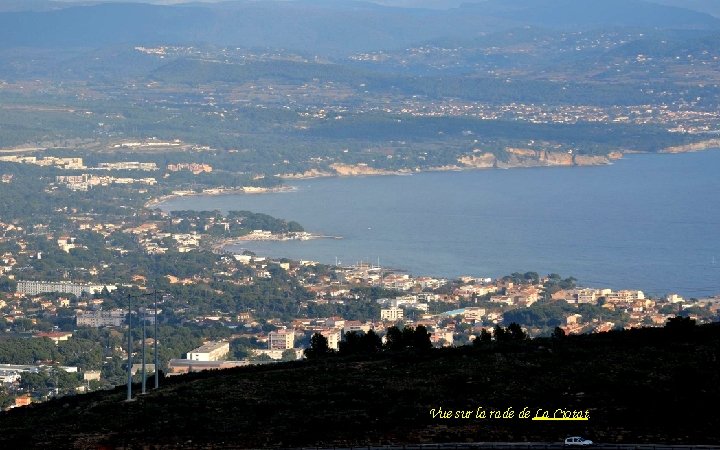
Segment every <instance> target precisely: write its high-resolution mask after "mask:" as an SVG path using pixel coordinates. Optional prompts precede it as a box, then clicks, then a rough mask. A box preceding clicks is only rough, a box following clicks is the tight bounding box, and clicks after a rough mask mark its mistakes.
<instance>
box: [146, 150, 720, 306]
mask: <svg viewBox="0 0 720 450" xmlns="http://www.w3.org/2000/svg"><path fill="white" fill-rule="evenodd" d="M291 185H292V186H294V187H295V190H294V191H291V192H280V193H268V194H232V195H230V194H228V195H218V196H197V197H185V198H176V199H172V200H169V201H166V202H164V203H163V204H161V206H160V207H161V208H162V209H163V210H166V211H172V210H215V209H217V210H221V211H229V210H249V211H253V212H262V213H266V214H270V215H272V216H275V217H280V218H284V219H287V220H295V221H297V222H299V223H300V224H302V225H303V227H305V229H306V230H307V231H310V232H312V233H318V234H323V235H330V236H340V237H342V239H317V240H308V241H275V242H268V241H265V242H245V243H243V244H242V245H235V246H231V247H229V248H228V249H229V250H231V251H234V252H238V253H239V252H242V251H243V250H245V249H247V250H250V251H252V252H255V253H256V254H259V255H264V256H269V257H273V258H280V257H284V258H290V259H295V260H313V261H319V262H322V263H326V264H341V265H351V264H356V263H359V262H364V263H368V264H376V265H378V264H379V265H381V266H382V267H388V268H393V269H396V270H402V271H407V272H408V273H411V274H413V275H429V276H436V277H445V278H455V277H458V276H461V275H469V276H474V277H500V276H503V275H507V274H510V273H513V272H521V273H524V272H530V271H532V272H538V273H540V274H541V275H544V274H550V273H558V274H560V275H562V276H563V277H569V276H573V277H575V278H577V279H578V282H579V284H580V285H583V286H590V287H598V288H605V287H607V288H612V289H639V290H643V291H644V292H646V293H647V294H651V295H664V294H668V293H678V294H680V295H683V296H685V297H686V298H692V297H695V298H701V297H707V296H711V295H717V294H720V151H717V150H711V151H705V152H699V153H683V154H662V155H659V154H658V155H651V154H631V155H626V156H625V158H623V159H622V160H619V161H616V162H615V163H614V164H612V165H609V166H591V167H542V168H522V169H509V170H497V169H489V170H473V171H459V172H426V173H417V174H412V175H407V176H372V177H348V178H323V179H310V180H301V181H293V182H292V183H291Z"/></svg>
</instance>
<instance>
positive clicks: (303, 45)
mask: <svg viewBox="0 0 720 450" xmlns="http://www.w3.org/2000/svg"><path fill="white" fill-rule="evenodd" d="M38 4H40V3H38ZM0 11H2V10H0ZM527 25H532V26H542V27H548V28H558V29H589V28H602V27H614V26H626V27H650V28H672V29H675V28H677V29H719V28H720V19H718V18H715V17H712V16H710V15H708V14H703V13H699V12H695V11H690V10H687V9H682V8H675V7H669V6H661V5H656V4H650V3H647V2H642V1H638V0H635V1H632V0H630V1H627V0H608V1H603V2H596V1H592V0H514V1H512V2H508V1H506V0H502V1H501V0H489V1H487V2H482V3H476V4H467V5H464V6H462V7H460V8H454V9H449V10H443V11H438V10H429V9H407V8H396V7H387V6H381V5H377V4H373V3H364V2H338V1H315V0H302V1H263V2H252V1H237V2H226V3H217V4H193V5H182V6H157V5H147V4H129V3H125V4H119V3H118V4H100V5H95V6H74V7H69V8H62V9H59V10H42V11H19V12H7V11H6V12H0V42H2V45H3V47H5V48H8V47H12V46H39V47H66V46H91V47H97V46H102V45H110V44H117V43H128V44H154V43H164V44H174V43H176V44H188V43H206V44H208V43H209V44H220V45H238V46H243V47H275V48H287V49H292V50H296V51H304V52H313V53H314V52H320V53H347V52H354V51H362V50H373V49H394V48H404V47H405V46H408V45H411V44H415V43H418V42H424V41H428V40H433V39H439V38H467V37H472V36H479V35H481V34H483V33H484V32H488V31H497V30H503V29H510V28H516V27H521V26H527Z"/></svg>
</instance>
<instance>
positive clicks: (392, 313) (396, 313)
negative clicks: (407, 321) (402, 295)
mask: <svg viewBox="0 0 720 450" xmlns="http://www.w3.org/2000/svg"><path fill="white" fill-rule="evenodd" d="M403 316H404V313H403V310H402V308H384V309H381V310H380V320H388V321H391V322H392V321H395V320H400V319H402V318H403Z"/></svg>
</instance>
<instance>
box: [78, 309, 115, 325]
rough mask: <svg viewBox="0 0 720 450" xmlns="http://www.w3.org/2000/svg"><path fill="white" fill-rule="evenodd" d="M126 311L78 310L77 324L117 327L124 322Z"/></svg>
mask: <svg viewBox="0 0 720 450" xmlns="http://www.w3.org/2000/svg"><path fill="white" fill-rule="evenodd" d="M126 314H127V313H126V311H124V310H122V309H111V310H98V311H78V312H77V316H76V317H77V326H79V327H93V328H99V327H119V326H120V325H122V324H123V323H125V316H126Z"/></svg>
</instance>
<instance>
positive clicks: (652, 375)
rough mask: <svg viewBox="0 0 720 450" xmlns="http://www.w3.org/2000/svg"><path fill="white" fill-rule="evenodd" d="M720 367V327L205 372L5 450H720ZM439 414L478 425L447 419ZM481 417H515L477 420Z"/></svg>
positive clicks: (74, 403) (28, 432) (19, 434)
mask: <svg viewBox="0 0 720 450" xmlns="http://www.w3.org/2000/svg"><path fill="white" fill-rule="evenodd" d="M719 357H720V325H719V324H711V325H707V326H698V327H690V328H688V327H685V328H683V327H679V328H678V329H671V328H668V327H666V328H664V329H640V330H626V331H615V332H609V333H601V334H595V335H581V336H568V337H563V338H555V339H550V338H544V339H535V340H533V341H526V342H519V343H513V342H510V343H505V344H496V343H492V344H483V345H481V346H478V347H459V348H450V349H443V350H440V349H438V350H432V351H429V352H425V353H423V352H413V351H405V352H400V353H387V354H386V353H382V354H375V355H366V356H356V357H329V358H326V359H320V360H312V361H301V362H292V363H281V364H275V365H266V366H253V367H248V368H238V369H228V370H223V371H217V372H203V373H195V374H190V375H185V376H181V377H176V378H172V379H165V380H163V382H162V387H161V388H160V389H159V390H157V391H151V392H150V393H148V394H147V395H146V396H144V397H140V398H137V400H136V401H134V402H131V403H126V402H123V398H124V387H119V388H117V389H116V390H114V391H110V392H95V393H92V394H88V395H81V396H75V397H65V398H58V399H55V400H53V401H50V402H47V403H44V404H39V405H33V406H30V407H26V408H18V409H15V410H13V411H10V412H7V413H3V414H2V415H1V416H0V418H1V419H2V424H3V425H2V427H3V433H1V434H0V445H2V446H3V447H5V448H10V447H13V446H16V445H19V444H21V443H22V444H23V445H28V446H32V447H34V448H57V447H58V446H59V447H68V446H73V447H74V448H98V447H101V446H109V447H120V446H129V447H147V446H155V448H158V447H160V448H178V447H186V448H199V447H207V446H212V447H213V448H258V447H278V446H283V447H288V446H289V447H299V446H335V445H339V446H349V445H378V444H406V443H408V444H409V443H433V442H473V441H475V442H477V441H539V442H559V440H560V439H562V438H563V437H564V436H566V435H572V434H583V435H584V436H587V437H589V438H590V439H592V440H594V441H596V442H600V443H675V444H677V443H682V444H689V443H693V444H716V443H717V442H719V441H720V434H719V433H720V431H719V430H720V416H718V415H717V414H714V413H713V408H714V406H713V405H717V404H718V403H719V402H720V370H719V369H720V366H719V361H720V359H719ZM526 407H527V408H528V411H532V416H535V415H536V414H538V413H537V411H539V410H540V411H553V412H552V413H550V414H551V415H552V414H557V411H558V410H562V411H566V412H567V411H571V412H572V411H580V412H582V414H583V415H587V416H589V420H587V421H574V422H552V421H550V422H547V421H545V422H544V421H533V420H530V419H520V418H519V417H518V415H519V413H520V412H521V411H522V410H523V409H524V408H526ZM439 408H442V409H443V410H444V411H448V410H451V411H457V410H461V411H465V410H470V411H473V417H472V418H468V419H454V418H453V419H440V418H438V417H437V414H435V416H433V414H432V410H433V409H434V410H435V412H436V413H437V412H438V409H439ZM478 408H480V409H481V410H485V411H487V412H489V411H491V410H493V411H497V410H500V411H508V409H512V410H513V411H514V414H515V417H514V418H513V419H505V420H502V419H490V418H486V419H479V418H478V419H476V418H475V413H476V412H477V411H479V409H478ZM540 414H541V413H540ZM561 414H562V412H561ZM68 444H70V445H68Z"/></svg>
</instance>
